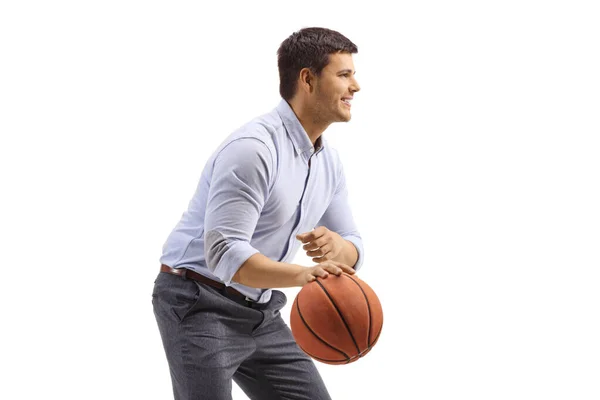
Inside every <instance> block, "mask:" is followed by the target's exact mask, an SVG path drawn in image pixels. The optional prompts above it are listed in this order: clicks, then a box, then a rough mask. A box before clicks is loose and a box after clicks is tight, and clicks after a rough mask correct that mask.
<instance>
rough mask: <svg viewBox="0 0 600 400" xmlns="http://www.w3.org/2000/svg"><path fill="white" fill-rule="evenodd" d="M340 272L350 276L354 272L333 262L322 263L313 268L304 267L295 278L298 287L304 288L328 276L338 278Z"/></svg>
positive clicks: (346, 266) (348, 267) (350, 268)
mask: <svg viewBox="0 0 600 400" xmlns="http://www.w3.org/2000/svg"><path fill="white" fill-rule="evenodd" d="M342 272H345V273H347V274H350V275H352V274H354V273H355V272H356V271H354V268H352V267H350V266H348V265H346V264H342V263H340V262H337V261H333V260H329V261H323V262H322V263H319V264H317V265H315V266H314V267H304V269H303V270H302V271H301V272H300V273H299V274H298V276H297V278H298V286H304V285H306V284H307V283H310V282H312V281H314V280H315V279H317V278H327V276H329V274H334V275H337V276H340V275H341V274H342Z"/></svg>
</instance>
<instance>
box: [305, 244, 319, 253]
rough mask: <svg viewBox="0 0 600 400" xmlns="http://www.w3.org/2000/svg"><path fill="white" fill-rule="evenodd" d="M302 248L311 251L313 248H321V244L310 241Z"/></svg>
mask: <svg viewBox="0 0 600 400" xmlns="http://www.w3.org/2000/svg"><path fill="white" fill-rule="evenodd" d="M302 248H303V249H304V250H309V251H311V250H317V249H318V248H319V246H317V245H316V244H315V242H310V243H307V244H305V245H304V246H302Z"/></svg>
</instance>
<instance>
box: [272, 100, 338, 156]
mask: <svg viewBox="0 0 600 400" xmlns="http://www.w3.org/2000/svg"><path fill="white" fill-rule="evenodd" d="M276 110H277V112H278V113H279V116H280V117H281V120H282V121H283V125H284V126H285V130H286V131H287V133H288V136H289V137H290V139H291V140H292V143H293V144H294V149H295V150H296V154H303V153H309V154H310V153H311V150H313V149H314V146H313V144H312V142H311V141H310V138H309V137H308V134H307V133H306V131H305V130H304V127H303V126H302V124H301V123H300V120H298V117H297V116H296V113H295V112H294V110H293V109H292V107H291V106H290V105H289V104H288V102H287V101H286V100H285V99H281V101H280V102H279V105H278V106H277V108H276ZM325 143H326V142H325V140H324V138H323V135H321V136H320V137H319V139H317V142H316V145H317V146H318V150H317V151H316V153H318V152H320V151H321V150H323V147H324V146H325Z"/></svg>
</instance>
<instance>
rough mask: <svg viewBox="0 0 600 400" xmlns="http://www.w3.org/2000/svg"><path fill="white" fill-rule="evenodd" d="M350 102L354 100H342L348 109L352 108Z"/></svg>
mask: <svg viewBox="0 0 600 400" xmlns="http://www.w3.org/2000/svg"><path fill="white" fill-rule="evenodd" d="M350 101H352V99H342V103H344V105H345V106H346V107H348V108H350V107H352V104H351V103H350Z"/></svg>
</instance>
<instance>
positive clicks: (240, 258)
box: [213, 241, 259, 285]
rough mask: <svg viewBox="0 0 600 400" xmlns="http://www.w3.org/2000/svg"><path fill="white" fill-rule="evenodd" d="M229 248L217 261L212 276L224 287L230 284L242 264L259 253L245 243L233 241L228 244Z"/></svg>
mask: <svg viewBox="0 0 600 400" xmlns="http://www.w3.org/2000/svg"><path fill="white" fill-rule="evenodd" d="M228 246H230V247H229V248H228V249H227V251H226V252H225V254H223V256H222V257H221V259H220V260H219V263H218V264H217V266H216V268H215V270H214V271H213V274H214V275H215V276H216V277H218V278H219V279H220V280H222V281H223V282H224V283H225V284H226V285H230V284H231V279H232V278H233V276H234V275H235V273H236V272H237V271H238V270H239V269H240V267H241V266H242V264H244V262H246V260H247V259H249V258H250V257H252V256H253V255H254V254H256V253H258V252H259V251H258V250H256V249H255V248H254V247H252V246H251V245H250V243H248V242H245V241H233V242H230V243H228Z"/></svg>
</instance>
